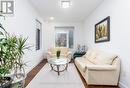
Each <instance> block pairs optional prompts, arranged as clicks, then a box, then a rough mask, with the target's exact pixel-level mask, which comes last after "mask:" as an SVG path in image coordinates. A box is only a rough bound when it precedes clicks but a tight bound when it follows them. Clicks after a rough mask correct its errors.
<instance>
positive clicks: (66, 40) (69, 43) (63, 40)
mask: <svg viewBox="0 0 130 88" xmlns="http://www.w3.org/2000/svg"><path fill="white" fill-rule="evenodd" d="M73 31H74V27H55V47H67V48H73Z"/></svg>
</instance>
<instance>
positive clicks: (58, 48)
mask: <svg viewBox="0 0 130 88" xmlns="http://www.w3.org/2000/svg"><path fill="white" fill-rule="evenodd" d="M58 50H60V51H61V54H67V52H68V51H69V50H68V48H63V47H56V48H50V52H51V53H52V54H56V52H57V51H58Z"/></svg>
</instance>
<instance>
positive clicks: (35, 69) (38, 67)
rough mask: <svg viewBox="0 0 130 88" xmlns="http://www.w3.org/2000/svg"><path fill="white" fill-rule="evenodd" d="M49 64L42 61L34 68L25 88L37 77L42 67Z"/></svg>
mask: <svg viewBox="0 0 130 88" xmlns="http://www.w3.org/2000/svg"><path fill="white" fill-rule="evenodd" d="M46 63H47V60H43V61H41V62H40V63H39V64H38V65H37V66H36V67H34V68H33V69H32V70H31V71H30V72H29V73H28V74H27V78H26V79H25V87H26V86H27V85H28V84H29V83H30V82H31V80H32V79H33V78H34V77H35V76H36V75H37V73H38V72H39V71H40V70H41V69H42V67H43V66H44V65H45V64H46Z"/></svg>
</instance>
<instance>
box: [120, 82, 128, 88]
mask: <svg viewBox="0 0 130 88" xmlns="http://www.w3.org/2000/svg"><path fill="white" fill-rule="evenodd" d="M119 87H120V88H128V87H127V86H126V85H125V84H124V83H122V82H119Z"/></svg>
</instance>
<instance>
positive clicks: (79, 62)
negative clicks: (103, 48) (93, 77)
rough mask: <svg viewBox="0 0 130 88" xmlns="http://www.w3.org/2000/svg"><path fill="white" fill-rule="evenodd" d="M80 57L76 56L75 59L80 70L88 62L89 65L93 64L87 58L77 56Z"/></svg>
mask: <svg viewBox="0 0 130 88" xmlns="http://www.w3.org/2000/svg"><path fill="white" fill-rule="evenodd" d="M79 58H80V59H78V58H76V59H75V62H76V64H77V65H78V67H79V68H80V69H82V71H84V70H85V67H86V66H87V64H90V65H93V63H91V62H90V61H88V60H87V59H84V58H81V57H79Z"/></svg>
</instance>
